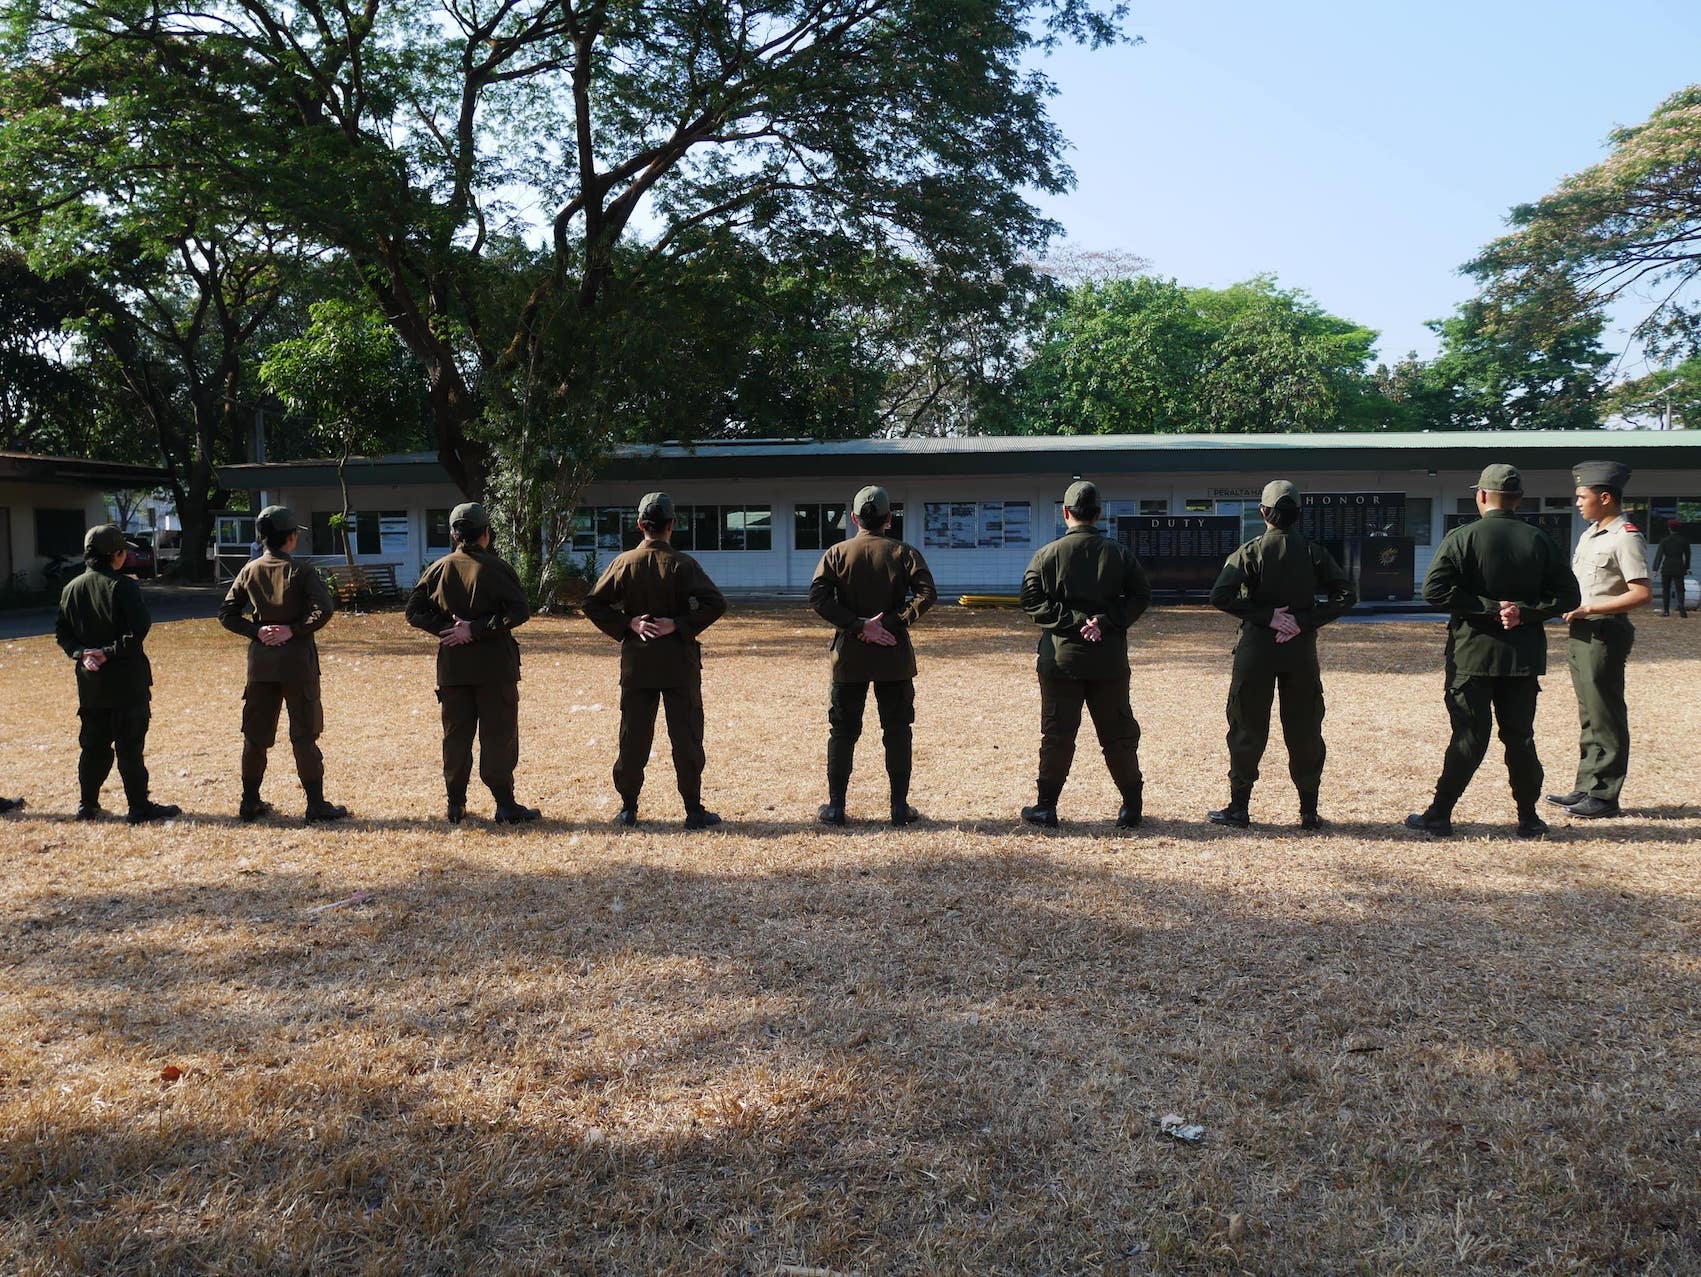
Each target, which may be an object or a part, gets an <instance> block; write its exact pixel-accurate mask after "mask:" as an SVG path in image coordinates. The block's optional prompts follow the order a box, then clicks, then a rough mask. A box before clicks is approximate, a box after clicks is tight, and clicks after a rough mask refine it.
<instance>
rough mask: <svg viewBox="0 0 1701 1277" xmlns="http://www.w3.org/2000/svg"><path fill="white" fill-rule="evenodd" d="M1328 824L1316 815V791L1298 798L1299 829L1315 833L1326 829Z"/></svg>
mask: <svg viewBox="0 0 1701 1277" xmlns="http://www.w3.org/2000/svg"><path fill="white" fill-rule="evenodd" d="M1328 825H1329V822H1328V821H1326V820H1324V819H1323V817H1322V816H1320V815H1318V813H1317V791H1316V790H1313V791H1312V792H1311V793H1309V794H1301V795H1300V796H1299V827H1300V828H1301V829H1304V830H1307V831H1310V832H1315V831H1317V830H1319V829H1326V828H1328Z"/></svg>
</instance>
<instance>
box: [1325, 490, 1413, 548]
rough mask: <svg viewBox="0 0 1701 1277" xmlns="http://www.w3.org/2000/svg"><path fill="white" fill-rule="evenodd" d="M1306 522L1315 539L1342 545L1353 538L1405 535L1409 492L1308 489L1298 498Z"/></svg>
mask: <svg viewBox="0 0 1701 1277" xmlns="http://www.w3.org/2000/svg"><path fill="white" fill-rule="evenodd" d="M1299 506H1300V509H1301V510H1302V511H1303V512H1304V522H1303V523H1302V524H1301V525H1300V526H1301V528H1302V530H1303V531H1304V532H1305V535H1306V536H1308V537H1310V538H1311V539H1312V540H1313V541H1322V542H1323V543H1325V544H1333V545H1340V544H1342V543H1344V542H1346V541H1348V540H1350V539H1352V538H1353V537H1387V536H1404V535H1405V532H1406V494H1405V493H1403V492H1306V493H1302V494H1301V495H1300V498H1299Z"/></svg>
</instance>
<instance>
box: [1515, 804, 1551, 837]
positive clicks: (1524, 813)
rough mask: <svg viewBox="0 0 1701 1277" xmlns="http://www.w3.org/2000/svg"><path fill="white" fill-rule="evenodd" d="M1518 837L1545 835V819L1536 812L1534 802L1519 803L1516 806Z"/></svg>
mask: <svg viewBox="0 0 1701 1277" xmlns="http://www.w3.org/2000/svg"><path fill="white" fill-rule="evenodd" d="M1518 837H1520V838H1546V837H1547V821H1545V820H1543V819H1542V818H1541V816H1540V815H1538V814H1537V812H1536V805H1535V804H1534V803H1528V804H1525V803H1520V804H1519V806H1518Z"/></svg>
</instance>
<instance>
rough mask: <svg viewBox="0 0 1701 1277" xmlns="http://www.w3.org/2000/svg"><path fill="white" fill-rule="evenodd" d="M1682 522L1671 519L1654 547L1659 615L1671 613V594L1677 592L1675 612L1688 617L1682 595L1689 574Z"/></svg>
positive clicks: (1687, 606) (1686, 606)
mask: <svg viewBox="0 0 1701 1277" xmlns="http://www.w3.org/2000/svg"><path fill="white" fill-rule="evenodd" d="M1681 527H1682V524H1680V523H1678V521H1677V520H1676V519H1673V520H1672V521H1671V522H1670V523H1669V524H1667V525H1666V536H1665V540H1663V541H1661V542H1660V543H1659V544H1658V545H1656V546H1655V547H1654V562H1653V563H1652V564H1651V566H1652V567H1653V569H1654V571H1656V572H1658V573H1659V574H1660V615H1661V616H1670V615H1671V596H1672V592H1673V591H1674V590H1675V591H1676V592H1677V614H1678V616H1679V617H1681V618H1682V619H1684V620H1686V621H1687V620H1688V619H1689V604H1688V602H1687V601H1685V599H1684V597H1683V592H1684V584H1685V583H1684V579H1683V578H1684V577H1686V576H1688V575H1689V539H1688V538H1687V537H1685V536H1684V535H1683V533H1682V532H1681V531H1680V530H1679V529H1680V528H1681Z"/></svg>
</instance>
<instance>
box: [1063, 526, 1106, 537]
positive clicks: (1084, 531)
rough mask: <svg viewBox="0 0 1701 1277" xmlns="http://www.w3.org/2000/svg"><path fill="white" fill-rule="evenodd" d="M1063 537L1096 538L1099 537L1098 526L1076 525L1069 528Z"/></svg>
mask: <svg viewBox="0 0 1701 1277" xmlns="http://www.w3.org/2000/svg"><path fill="white" fill-rule="evenodd" d="M1063 535H1064V536H1066V537H1072V536H1095V537H1096V536H1099V535H1101V533H1100V532H1099V525H1098V524H1096V523H1077V524H1076V525H1075V526H1074V527H1072V528H1070V529H1069V530H1068V531H1067V532H1065V533H1064V534H1063Z"/></svg>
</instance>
